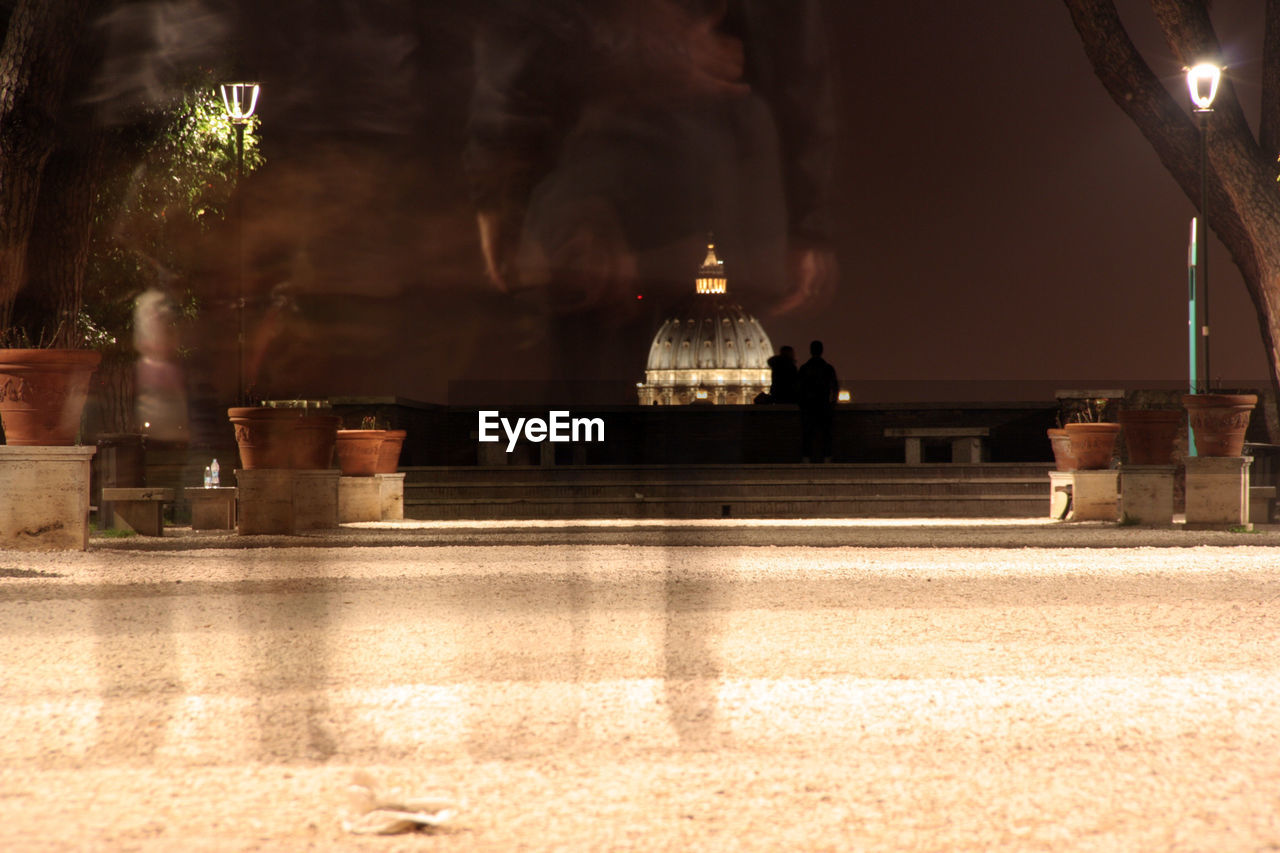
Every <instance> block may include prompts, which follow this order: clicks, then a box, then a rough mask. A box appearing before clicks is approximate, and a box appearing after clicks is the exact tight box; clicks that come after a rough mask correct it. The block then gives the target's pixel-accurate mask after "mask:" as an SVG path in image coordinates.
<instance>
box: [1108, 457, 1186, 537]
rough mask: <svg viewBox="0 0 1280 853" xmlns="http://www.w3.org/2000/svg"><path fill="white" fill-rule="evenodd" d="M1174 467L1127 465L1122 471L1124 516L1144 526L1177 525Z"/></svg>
mask: <svg viewBox="0 0 1280 853" xmlns="http://www.w3.org/2000/svg"><path fill="white" fill-rule="evenodd" d="M1175 470H1177V469H1176V468H1174V466H1172V465H1125V466H1124V467H1123V468H1121V469H1120V483H1121V486H1120V495H1121V497H1120V513H1121V517H1122V518H1124V519H1125V520H1126V521H1128V522H1130V523H1132V524H1140V525H1143V526H1144V527H1172V526H1173V475H1174V471H1175Z"/></svg>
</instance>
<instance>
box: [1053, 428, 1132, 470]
mask: <svg viewBox="0 0 1280 853" xmlns="http://www.w3.org/2000/svg"><path fill="white" fill-rule="evenodd" d="M1066 430H1067V435H1069V436H1070V437H1071V455H1072V456H1074V457H1075V458H1076V463H1077V466H1078V467H1079V468H1080V470H1082V471H1096V470H1101V469H1103V468H1110V467H1111V460H1112V458H1113V457H1114V456H1115V451H1116V438H1117V437H1119V435H1120V424H1106V423H1103V424H1067V425H1066Z"/></svg>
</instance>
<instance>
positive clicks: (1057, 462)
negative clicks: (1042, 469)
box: [1048, 429, 1078, 471]
mask: <svg viewBox="0 0 1280 853" xmlns="http://www.w3.org/2000/svg"><path fill="white" fill-rule="evenodd" d="M1048 432H1049V444H1050V445H1051V446H1052V447H1053V464H1054V467H1056V468H1057V470H1059V471H1074V470H1076V468H1077V467H1078V466H1077V464H1076V458H1075V457H1074V456H1072V455H1071V436H1069V435H1067V431H1066V430H1065V429H1051V430H1049V431H1048Z"/></svg>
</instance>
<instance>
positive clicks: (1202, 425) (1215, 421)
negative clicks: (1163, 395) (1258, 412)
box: [1182, 394, 1258, 456]
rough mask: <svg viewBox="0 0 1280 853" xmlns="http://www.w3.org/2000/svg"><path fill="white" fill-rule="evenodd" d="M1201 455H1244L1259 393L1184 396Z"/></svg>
mask: <svg viewBox="0 0 1280 853" xmlns="http://www.w3.org/2000/svg"><path fill="white" fill-rule="evenodd" d="M1182 405H1184V406H1186V407H1187V418H1188V420H1189V421H1190V422H1191V430H1192V432H1193V433H1194V434H1195V440H1196V454H1197V455H1198V456H1243V455H1244V434H1245V430H1247V429H1248V428H1249V416H1250V415H1252V414H1253V409H1254V407H1255V406H1257V405H1258V395H1257V394H1183V395H1182Z"/></svg>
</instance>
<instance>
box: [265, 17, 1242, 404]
mask: <svg viewBox="0 0 1280 853" xmlns="http://www.w3.org/2000/svg"><path fill="white" fill-rule="evenodd" d="M292 5H294V6H297V7H298V8H303V7H310V6H311V5H312V4H292ZM351 5H352V6H353V8H352V9H349V10H346V11H345V12H341V13H337V12H335V13H333V14H330V13H328V12H323V13H322V12H315V11H314V10H312V11H310V12H308V13H306V14H302V15H299V16H298V17H296V18H291V17H290V15H291V12H290V9H291V4H290V3H287V2H286V3H281V4H280V5H279V6H273V7H272V10H271V11H264V12H253V13H251V15H256V16H258V17H257V18H256V19H255V20H253V21H252V22H249V21H248V20H247V19H246V21H242V24H241V27H242V30H243V31H244V32H245V33H246V36H245V39H244V55H245V58H246V59H245V62H246V65H247V66H250V67H252V68H253V69H254V70H255V71H256V73H257V76H260V78H261V79H262V81H263V84H264V92H263V97H262V101H261V105H260V112H261V115H262V121H263V132H264V137H263V138H264V151H265V152H266V155H267V157H268V161H269V164H268V166H267V168H265V169H264V170H263V171H262V172H261V173H259V174H257V175H255V176H254V177H253V178H252V184H251V185H250V186H249V187H248V189H247V190H246V200H247V204H248V209H249V213H248V214H247V215H248V216H249V229H250V231H251V237H250V251H251V255H252V257H253V264H254V266H255V270H256V272H255V276H256V278H255V281H254V283H253V285H252V286H253V287H254V288H256V289H257V290H258V291H259V292H260V293H262V294H269V293H270V292H271V291H272V288H276V292H277V295H279V293H281V292H282V291H280V283H281V282H285V283H286V286H285V288H284V290H283V292H284V293H285V294H288V295H290V298H291V299H293V302H289V299H285V300H283V302H284V303H286V309H285V310H283V311H278V312H276V315H275V318H274V320H273V321H272V322H273V323H274V326H273V327H272V328H274V329H275V331H274V332H266V333H263V335H262V338H261V340H262V341H264V342H265V344H264V346H266V348H267V352H268V354H269V355H271V359H269V360H268V363H267V366H265V367H263V368H262V373H261V375H260V376H259V382H260V387H261V389H262V391H263V393H264V395H273V396H284V395H290V396H293V395H337V394H343V393H366V394H389V393H397V394H399V395H401V396H404V397H409V398H414V399H421V400H428V401H435V402H446V401H448V400H449V399H450V396H451V391H450V387H451V383H453V386H452V387H454V389H455V393H456V389H457V388H458V387H459V386H458V385H457V383H459V382H464V383H465V382H474V381H478V380H499V379H509V378H514V379H528V380H536V379H538V378H540V377H543V376H544V375H545V371H547V370H548V369H550V368H549V367H548V362H547V361H546V360H544V359H542V358H541V357H540V356H538V355H536V354H531V353H532V351H525V350H520V349H519V348H518V347H517V343H518V342H519V341H520V340H521V339H522V336H524V337H536V335H537V330H536V329H531V326H536V324H537V321H536V319H531V318H530V317H529V316H527V315H524V314H522V312H521V307H520V305H519V304H518V303H513V302H512V301H511V300H510V299H508V298H506V297H502V296H501V295H499V294H496V293H494V292H493V291H492V289H491V288H489V286H488V285H487V284H486V282H485V280H484V277H483V274H482V262H481V255H480V252H479V249H478V245H477V239H476V236H475V229H474V221H473V213H472V209H471V206H470V202H469V199H468V196H467V188H466V183H465V180H464V178H463V176H462V173H461V149H462V146H463V145H464V143H465V139H466V131H465V123H466V120H467V102H468V96H469V90H470V87H471V84H472V71H471V66H470V63H471V53H470V45H469V32H470V31H469V22H468V20H467V16H466V15H465V14H461V13H458V12H457V11H456V10H454V11H449V10H448V8H447V4H440V3H425V4H393V3H389V4H383V5H380V6H375V7H373V9H374V11H368V10H361V9H356V8H354V7H355V6H356V4H351ZM410 5H412V6H413V7H414V10H413V11H409V10H408V9H409V6H410ZM827 6H828V13H829V17H830V22H829V27H828V34H829V38H830V42H831V47H832V52H833V55H834V57H835V59H836V67H837V79H836V81H835V82H836V92H837V125H838V128H839V139H838V144H837V156H836V175H835V182H836V186H837V187H838V188H839V191H840V192H839V195H838V209H837V223H836V242H837V253H838V258H839V263H840V267H841V272H840V281H839V292H838V295H837V297H836V298H835V301H834V303H833V305H832V306H831V307H830V308H828V309H827V310H824V311H821V312H817V313H814V314H809V315H803V314H802V315H796V316H789V317H786V318H771V317H769V316H767V315H766V314H765V313H764V310H763V306H757V305H752V304H747V307H748V309H749V310H752V311H753V312H754V313H757V314H758V315H759V316H760V317H761V319H762V320H763V322H764V324H765V327H766V329H767V330H768V332H769V334H770V336H771V338H772V340H773V343H774V344H775V346H777V345H780V344H783V343H790V344H793V345H795V346H796V347H797V350H801V351H803V348H804V345H805V344H806V343H807V341H808V340H809V339H810V338H813V337H818V338H822V339H824V340H825V341H826V345H827V355H828V357H829V358H830V360H831V361H832V362H833V363H834V364H835V365H836V366H837V368H838V369H839V371H840V375H841V379H842V381H843V383H844V384H845V385H846V386H847V387H850V388H852V389H853V390H854V393H855V394H856V395H857V398H858V399H859V400H861V401H864V402H875V401H878V400H901V399H915V398H918V399H934V400H942V399H961V400H978V399H1046V398H1049V397H1051V395H1052V391H1053V390H1054V389H1056V388H1063V387H1096V386H1097V385H1098V384H1105V385H1107V386H1108V387H1144V386H1148V385H1153V384H1167V383H1170V382H1176V381H1178V380H1181V379H1182V378H1183V377H1184V376H1185V373H1186V335H1187V325H1186V268H1185V261H1186V241H1187V231H1188V223H1189V220H1190V217H1191V216H1192V215H1193V213H1194V211H1193V206H1192V205H1191V203H1190V202H1189V201H1188V200H1187V199H1186V198H1185V197H1184V196H1183V195H1182V194H1181V192H1180V190H1179V189H1178V188H1177V186H1176V185H1175V183H1174V181H1173V179H1172V178H1171V177H1170V176H1168V174H1167V173H1166V172H1165V171H1164V170H1163V168H1162V167H1161V166H1160V164H1159V162H1158V161H1157V159H1156V157H1155V154H1154V153H1153V151H1152V150H1151V149H1150V147H1149V146H1148V144H1147V143H1146V141H1145V140H1144V139H1143V138H1142V137H1141V135H1140V134H1139V132H1138V130H1137V129H1136V127H1135V126H1134V125H1132V124H1131V122H1130V121H1129V120H1128V119H1127V118H1126V117H1125V116H1124V115H1123V114H1122V113H1121V111H1120V110H1119V108H1118V107H1116V106H1115V105H1114V104H1113V103H1112V102H1111V100H1110V98H1109V97H1108V95H1107V94H1106V93H1105V91H1104V90H1103V87H1102V85H1101V83H1100V82H1099V81H1098V80H1097V79H1096V77H1095V76H1094V74H1093V71H1092V69H1091V68H1090V66H1089V64H1088V62H1087V60H1086V58H1085V55H1084V52H1083V49H1082V47H1081V45H1080V43H1079V41H1078V38H1077V35H1076V33H1075V30H1074V28H1073V27H1072V24H1071V21H1070V18H1069V16H1068V14H1067V11H1066V9H1065V8H1064V7H1063V6H1062V5H1061V4H1060V3H1058V2H1051V0H1044V2H1038V3H994V2H977V3H975V2H958V0H915V2H912V0H876V1H875V2H843V0H832V2H830V3H828V4H827ZM1262 6H1263V4H1262V3H1261V2H1257V0H1253V2H1247V0H1238V1H1237V2H1225V1H1224V0H1219V2H1216V3H1215V4H1214V20H1215V23H1216V25H1217V29H1218V35H1219V38H1220V40H1221V42H1222V45H1223V48H1224V52H1225V54H1226V57H1227V62H1228V65H1229V66H1230V69H1229V72H1228V73H1229V75H1230V77H1231V79H1232V80H1233V81H1234V83H1235V85H1236V89H1237V92H1238V94H1239V96H1240V98H1241V100H1242V102H1243V103H1244V105H1245V109H1246V112H1247V114H1249V115H1250V116H1251V118H1253V119H1254V120H1256V115H1257V100H1258V97H1259V87H1258V85H1257V78H1258V73H1259V69H1260V55H1261V32H1262ZM1120 7H1121V12H1122V14H1123V15H1124V16H1125V19H1126V22H1127V23H1128V24H1129V26H1130V31H1131V33H1132V34H1133V36H1134V38H1135V40H1136V41H1137V42H1138V44H1139V46H1140V47H1141V48H1143V50H1144V52H1145V53H1146V55H1147V57H1148V61H1149V62H1150V63H1151V65H1152V67H1153V69H1154V70H1155V71H1156V73H1157V74H1159V75H1160V76H1161V77H1163V78H1165V79H1166V80H1167V81H1168V85H1169V87H1170V89H1171V91H1173V92H1174V93H1175V95H1176V96H1177V97H1178V98H1179V99H1180V100H1181V101H1185V100H1186V94H1185V86H1184V84H1183V82H1182V76H1181V74H1182V72H1181V69H1180V67H1179V66H1178V64H1177V63H1176V62H1175V61H1174V60H1173V58H1172V56H1171V55H1170V54H1169V52H1168V50H1167V48H1166V47H1165V46H1164V43H1163V40H1162V38H1161V36H1160V34H1159V32H1158V29H1157V27H1156V23H1155V21H1154V19H1153V17H1152V14H1151V12H1150V10H1149V8H1148V7H1147V6H1146V4H1145V3H1143V2H1140V0H1127V2H1122V3H1121V4H1120ZM397 9H399V10H400V11H396V10H397ZM295 11H296V10H295ZM286 45H292V46H293V47H292V49H284V48H285V46H286ZM300 247H301V248H300ZM734 262H735V259H734V258H733V257H732V256H729V257H726V263H727V264H728V267H729V270H730V287H731V289H732V287H733V281H734V266H733V265H734ZM1211 262H1212V264H1213V266H1212V278H1211V285H1212V291H1211V293H1212V310H1213V315H1212V316H1213V336H1212V340H1213V368H1214V374H1215V376H1217V377H1220V378H1221V379H1223V380H1224V381H1226V382H1227V383H1228V384H1237V383H1242V382H1258V381H1261V380H1262V378H1263V377H1265V376H1266V366H1265V360H1264V355H1263V350H1262V346H1261V342H1260V339H1259V335H1258V331H1257V321H1256V319H1255V315H1254V312H1253V308H1252V305H1251V303H1250V302H1249V299H1248V296H1247V294H1246V292H1245V289H1244V286H1243V284H1242V283H1241V281H1240V278H1239V275H1238V273H1237V271H1236V270H1235V267H1234V265H1233V264H1231V262H1230V258H1229V255H1228V253H1227V252H1226V250H1225V249H1224V248H1223V247H1222V246H1221V244H1218V243H1216V242H1215V244H1214V245H1213V247H1212V253H1211ZM691 288H692V271H691V273H690V289H691ZM264 300H265V296H264ZM744 301H745V300H744ZM280 302H281V300H277V303H280ZM263 304H265V302H264V303H263ZM661 307H662V306H659V305H655V304H653V303H652V301H651V302H650V303H649V304H647V305H646V306H645V308H644V310H649V311H654V312H657V313H656V314H655V315H654V316H653V318H652V321H653V327H654V328H656V327H657V325H658V323H659V322H660V321H661V319H662V317H661V316H660V315H661V314H662V313H663V312H662V311H661V310H659V309H660V308H661ZM259 310H265V309H264V308H263V307H262V305H261V304H260V306H259ZM583 333H584V334H587V335H590V334H592V332H591V330H589V329H587V330H583ZM273 335H274V336H273ZM340 355H347V356H351V357H353V359H354V361H352V362H345V361H341V360H340V359H339V358H338V356H340ZM388 357H389V358H390V361H383V359H384V358H388ZM644 357H645V353H644V352H637V353H635V355H634V366H633V367H631V368H629V369H625V370H623V371H621V372H622V373H624V374H626V375H621V376H619V377H618V382H619V387H620V388H623V389H625V388H627V387H630V386H633V385H634V383H635V382H636V381H638V380H639V379H641V378H642V374H643V367H644ZM370 363H377V364H378V366H377V367H376V368H374V369H370V367H369V365H370ZM624 393H625V391H624Z"/></svg>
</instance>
